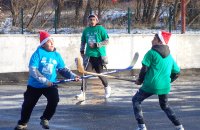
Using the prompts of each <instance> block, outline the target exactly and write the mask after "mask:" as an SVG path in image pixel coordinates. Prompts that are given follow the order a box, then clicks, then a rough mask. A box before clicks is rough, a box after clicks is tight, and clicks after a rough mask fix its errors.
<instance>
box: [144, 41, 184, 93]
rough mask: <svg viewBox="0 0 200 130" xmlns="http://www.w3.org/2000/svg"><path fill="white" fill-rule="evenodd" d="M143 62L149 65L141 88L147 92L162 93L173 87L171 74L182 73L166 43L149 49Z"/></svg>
mask: <svg viewBox="0 0 200 130" xmlns="http://www.w3.org/2000/svg"><path fill="white" fill-rule="evenodd" d="M142 64H143V65H145V66H147V67H148V70H147V72H146V74H145V77H144V82H143V85H142V87H141V89H142V90H143V91H145V92H149V93H153V94H157V95H162V94H168V93H169V92H170V89H171V85H170V82H171V78H170V76H171V74H172V73H176V74H177V73H180V68H179V67H178V65H177V64H176V62H175V61H174V59H173V57H172V56H171V54H170V52H169V48H168V46H166V45H163V46H160V45H159V46H155V47H152V49H151V50H149V51H148V52H147V53H146V54H145V56H144V58H143V60H142Z"/></svg>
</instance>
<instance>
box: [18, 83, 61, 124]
mask: <svg viewBox="0 0 200 130" xmlns="http://www.w3.org/2000/svg"><path fill="white" fill-rule="evenodd" d="M42 95H44V96H45V97H46V98H47V106H46V109H45V111H44V113H43V115H42V116H41V117H40V119H47V120H50V119H51V118H52V116H53V115H54V113H55V111H56V107H57V105H58V102H59V95H58V89H57V88H56V87H48V88H33V87H31V86H27V90H26V91H25V93H24V102H23V104H22V110H21V119H20V120H19V121H18V124H26V123H28V121H29V119H30V116H31V113H32V111H33V108H34V107H35V105H36V103H37V102H38V100H39V98H40V97H41V96H42Z"/></svg>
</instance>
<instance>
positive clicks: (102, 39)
mask: <svg viewBox="0 0 200 130" xmlns="http://www.w3.org/2000/svg"><path fill="white" fill-rule="evenodd" d="M88 22H89V26H88V27H86V28H85V29H84V30H83V33H82V37H81V47H80V53H81V56H82V57H83V60H84V61H83V63H84V67H85V70H87V71H92V70H95V71H96V72H97V73H102V72H103V67H104V66H105V64H107V63H106V62H107V55H106V45H107V44H108V40H109V36H108V34H107V31H106V29H105V28H104V27H103V26H102V25H100V24H99V19H98V17H97V16H96V15H95V14H90V15H89V16H88ZM99 78H100V80H101V82H102V84H103V86H104V89H105V98H109V97H110V94H111V87H110V86H109V85H108V81H107V79H106V78H105V77H102V76H99ZM86 88H87V80H85V79H84V80H83V81H82V86H81V93H80V94H78V95H76V98H77V99H79V100H83V101H84V100H85V91H86Z"/></svg>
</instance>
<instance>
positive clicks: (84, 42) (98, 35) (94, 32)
mask: <svg viewBox="0 0 200 130" xmlns="http://www.w3.org/2000/svg"><path fill="white" fill-rule="evenodd" d="M108 39H109V36H108V34H107V31H106V29H105V28H104V27H103V26H101V25H97V26H94V27H90V26H89V27H86V28H85V29H84V30H83V33H82V37H81V51H83V50H84V49H85V46H86V51H85V54H86V56H88V57H90V56H92V57H100V56H106V47H105V45H101V43H102V42H103V41H105V40H108ZM90 42H92V43H96V44H98V47H96V48H90V47H89V43H90Z"/></svg>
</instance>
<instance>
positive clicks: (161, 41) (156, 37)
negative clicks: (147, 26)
mask: <svg viewBox="0 0 200 130" xmlns="http://www.w3.org/2000/svg"><path fill="white" fill-rule="evenodd" d="M155 36H156V38H157V39H158V41H159V42H162V41H161V40H160V38H159V36H158V34H155Z"/></svg>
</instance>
